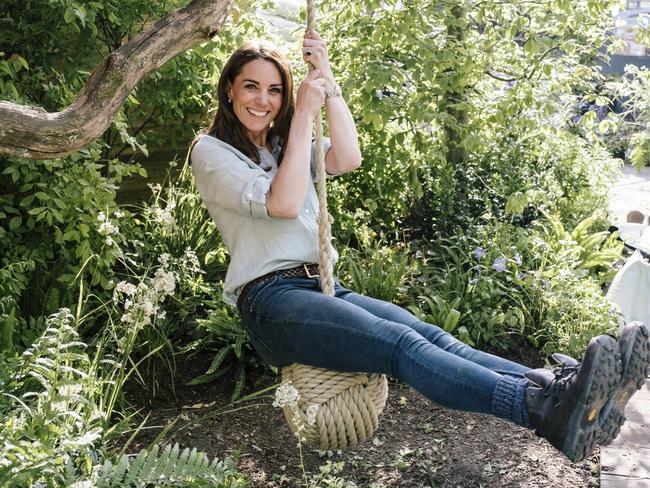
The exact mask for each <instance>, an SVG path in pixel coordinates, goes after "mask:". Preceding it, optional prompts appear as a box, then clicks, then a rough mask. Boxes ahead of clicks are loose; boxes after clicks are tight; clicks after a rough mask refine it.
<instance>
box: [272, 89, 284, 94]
mask: <svg viewBox="0 0 650 488" xmlns="http://www.w3.org/2000/svg"><path fill="white" fill-rule="evenodd" d="M271 93H282V89H281V88H271Z"/></svg>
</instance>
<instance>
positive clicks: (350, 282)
mask: <svg viewBox="0 0 650 488" xmlns="http://www.w3.org/2000/svg"><path fill="white" fill-rule="evenodd" d="M356 240H357V243H358V244H359V249H352V248H346V249H345V251H344V253H343V254H342V256H341V260H340V264H339V266H338V271H339V276H340V277H341V280H342V281H343V282H344V283H345V284H346V285H347V286H350V287H351V288H352V289H353V290H355V291H356V292H357V293H362V294H365V295H368V296H372V297H375V298H379V299H380V300H385V301H388V302H396V301H399V297H400V294H403V292H404V284H405V281H406V278H407V273H408V272H409V257H408V254H407V253H406V251H405V250H404V249H403V248H399V247H396V246H393V247H391V246H388V245H387V244H386V243H385V242H384V240H383V239H382V238H377V237H376V236H375V235H374V234H373V233H372V231H370V229H368V228H367V227H365V226H362V227H361V228H360V229H358V230H357V232H356Z"/></svg>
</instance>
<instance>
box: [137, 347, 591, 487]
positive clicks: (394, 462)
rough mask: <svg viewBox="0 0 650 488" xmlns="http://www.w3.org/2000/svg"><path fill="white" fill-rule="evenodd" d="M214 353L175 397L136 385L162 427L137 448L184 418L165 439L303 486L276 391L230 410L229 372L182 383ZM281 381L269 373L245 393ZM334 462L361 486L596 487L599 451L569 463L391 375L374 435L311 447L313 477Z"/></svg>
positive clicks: (512, 430)
mask: <svg viewBox="0 0 650 488" xmlns="http://www.w3.org/2000/svg"><path fill="white" fill-rule="evenodd" d="M510 356H511V357H512V356H514V357H513V359H517V360H521V361H522V362H523V363H524V364H529V365H531V366H538V363H539V361H540V360H539V357H538V355H536V353H534V352H533V353H531V352H530V351H523V353H515V354H514V355H513V354H511V355H510ZM209 359H210V358H209V357H206V358H203V359H196V360H192V361H188V362H186V363H184V369H183V370H179V371H178V372H177V381H178V384H177V385H176V396H175V398H174V397H173V396H172V395H169V394H168V395H165V389H163V390H162V395H160V396H159V397H158V398H157V399H152V398H151V397H150V396H147V395H146V394H145V393H144V392H143V391H142V390H136V389H132V390H131V393H129V394H128V396H129V398H130V400H131V401H132V402H134V404H135V405H136V406H138V407H139V408H141V409H142V412H143V413H147V412H148V413H150V414H151V417H150V420H149V421H148V423H147V425H149V426H151V427H154V426H158V427H155V428H151V429H148V430H145V431H143V433H142V434H141V435H140V436H139V437H138V438H137V439H136V441H135V442H134V444H133V445H132V446H131V449H130V450H131V451H134V452H135V451H137V450H139V449H141V448H143V447H146V446H147V445H148V443H149V442H151V441H152V440H153V438H154V437H155V436H156V434H157V433H158V432H160V430H161V429H162V426H164V425H167V424H168V423H169V422H170V421H172V420H173V419H176V418H178V420H177V422H176V424H175V426H174V428H173V429H172V431H173V434H172V435H170V436H168V437H167V439H168V440H172V441H174V442H178V443H179V444H181V446H191V447H196V448H198V449H200V450H203V451H205V452H206V453H207V454H208V455H209V456H210V457H215V456H216V457H225V456H234V457H238V459H239V461H238V466H239V468H240V470H241V471H242V472H244V473H246V474H247V475H248V476H249V477H250V486H251V487H253V488H255V487H273V488H285V487H299V486H305V482H304V481H303V475H302V470H301V468H300V455H299V451H298V449H297V446H296V438H295V437H294V436H293V434H291V432H290V431H289V429H288V427H287V426H286V424H285V421H284V416H283V415H282V412H281V411H280V410H279V409H277V408H274V407H273V406H272V405H271V403H272V401H273V398H272V396H271V394H269V395H266V396H263V397H260V398H258V399H256V400H255V401H251V402H248V403H244V404H238V405H233V406H231V408H230V409H228V408H227V407H226V406H227V405H228V404H229V395H230V392H231V391H232V382H231V380H229V379H227V378H224V379H223V380H222V381H220V382H219V383H212V384H209V385H201V386H193V387H190V386H186V385H185V382H186V381H187V379H189V378H193V377H195V376H197V375H198V374H199V373H200V372H202V371H205V369H204V368H205V367H206V366H205V363H206V362H208V364H209ZM276 382H277V380H276V378H274V377H273V376H271V375H269V374H268V373H264V372H262V373H260V375H259V376H258V381H257V384H256V385H255V387H254V388H249V390H248V391H247V392H248V393H251V392H253V391H255V390H259V389H261V388H263V387H265V386H270V385H273V384H274V383H276ZM167 391H168V392H169V391H171V389H168V390H167ZM136 392H138V393H137V394H136ZM224 409H225V410H233V411H224ZM178 429H180V430H178ZM328 462H331V463H335V464H334V465H335V466H336V467H337V468H339V469H340V472H338V474H337V476H339V477H340V478H344V479H346V480H349V481H354V482H355V483H356V484H357V485H358V486H360V487H373V488H380V487H468V488H471V487H485V486H490V487H491V488H495V487H540V488H542V487H544V488H547V487H549V486H552V487H554V488H580V487H597V486H599V454H598V452H596V453H594V454H593V455H592V456H591V457H590V458H588V459H587V460H585V461H583V462H581V463H576V464H573V463H570V462H569V461H568V460H567V459H566V458H565V457H564V456H563V455H562V454H560V453H559V452H557V451H556V450H555V449H554V448H553V447H551V446H550V444H548V443H547V442H546V441H544V440H541V439H540V438H538V437H536V436H535V435H534V434H533V433H532V432H531V431H529V430H527V429H523V428H520V427H517V426H514V424H511V423H509V422H506V421H503V420H500V419H497V418H493V417H491V416H486V415H479V414H470V413H464V412H457V411H452V410H448V409H445V408H442V407H439V406H437V405H435V404H433V403H431V402H430V401H428V400H427V399H426V398H424V397H423V396H422V395H420V394H419V393H417V392H416V391H415V390H413V389H412V388H410V387H409V386H407V385H404V384H400V383H396V382H391V383H390V395H389V399H388V402H387V406H386V409H385V410H384V413H383V414H382V417H381V420H380V426H379V429H378V430H377V431H376V432H375V435H374V436H373V439H371V440H370V441H368V442H366V443H364V444H363V445H361V446H357V447H355V448H348V449H346V450H344V451H337V452H329V453H326V452H323V451H320V450H317V449H313V448H310V447H304V449H303V463H304V468H305V471H306V472H307V473H308V474H310V476H315V475H317V474H318V473H320V471H319V468H320V467H322V466H324V465H327V463H328ZM336 463H343V464H336ZM323 486H334V485H323ZM336 486H341V485H336Z"/></svg>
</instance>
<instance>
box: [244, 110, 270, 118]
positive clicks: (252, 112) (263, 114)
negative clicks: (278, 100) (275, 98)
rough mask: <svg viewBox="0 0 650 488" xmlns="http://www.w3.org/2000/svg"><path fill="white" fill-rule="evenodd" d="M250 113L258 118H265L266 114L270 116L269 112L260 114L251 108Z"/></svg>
mask: <svg viewBox="0 0 650 488" xmlns="http://www.w3.org/2000/svg"><path fill="white" fill-rule="evenodd" d="M248 111H249V112H250V113H251V114H253V115H255V116H256V117H264V116H266V114H268V112H258V111H257V110H253V109H252V108H249V109H248Z"/></svg>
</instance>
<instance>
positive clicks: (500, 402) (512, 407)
mask: <svg viewBox="0 0 650 488" xmlns="http://www.w3.org/2000/svg"><path fill="white" fill-rule="evenodd" d="M529 386H530V382H529V381H528V380H526V379H524V378H517V377H515V376H508V375H504V376H502V377H501V378H500V379H499V381H497V384H496V387H495V388H494V393H493V394H492V413H493V414H494V415H496V416H497V417H502V418H504V419H508V420H511V421H512V422H514V423H516V424H519V425H521V426H523V427H528V428H530V427H531V424H530V420H529V418H528V407H527V406H526V401H525V400H524V394H525V392H526V388H528V387H529Z"/></svg>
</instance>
